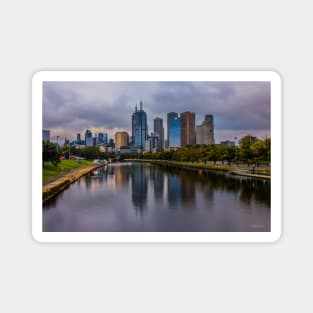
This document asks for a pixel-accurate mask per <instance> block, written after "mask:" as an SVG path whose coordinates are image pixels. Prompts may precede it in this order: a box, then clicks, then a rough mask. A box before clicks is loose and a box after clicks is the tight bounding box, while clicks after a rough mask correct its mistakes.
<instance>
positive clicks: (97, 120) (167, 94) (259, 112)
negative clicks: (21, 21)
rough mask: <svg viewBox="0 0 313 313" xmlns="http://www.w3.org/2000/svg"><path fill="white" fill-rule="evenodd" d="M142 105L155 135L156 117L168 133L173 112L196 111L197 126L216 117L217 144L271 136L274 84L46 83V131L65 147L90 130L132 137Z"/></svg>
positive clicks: (112, 136)
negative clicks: (206, 117) (66, 141)
mask: <svg viewBox="0 0 313 313" xmlns="http://www.w3.org/2000/svg"><path fill="white" fill-rule="evenodd" d="M140 101H142V102H143V109H144V110H145V111H146V112H147V116H148V130H149V133H150V132H152V131H153V119H154V118H155V117H161V118H163V125H164V131H165V134H166V130H167V125H166V124H167V123H166V114H167V113H168V112H177V113H182V112H186V111H191V112H195V113H196V125H200V124H201V123H202V121H203V119H204V115H205V114H213V115H214V137H215V142H216V143H219V142H220V141H222V140H232V141H237V140H238V139H239V138H242V137H243V136H245V135H248V134H250V135H252V136H256V137H258V138H262V137H263V138H265V137H266V136H270V109H271V103H270V101H271V100H270V82H99V81H98V82H44V83H43V129H49V130H50V136H51V140H52V141H56V138H57V136H59V138H60V139H59V143H61V142H62V141H63V140H64V139H65V138H67V139H75V138H76V134H77V133H81V136H82V138H83V137H84V133H85V130H86V129H91V130H92V132H93V134H95V133H98V132H104V133H108V135H109V138H114V134H115V132H116V131H127V132H128V133H129V135H131V116H132V113H133V112H134V108H135V105H136V104H138V107H139V102H140ZM165 137H166V135H165ZM235 137H237V138H238V139H237V140H234V138H235Z"/></svg>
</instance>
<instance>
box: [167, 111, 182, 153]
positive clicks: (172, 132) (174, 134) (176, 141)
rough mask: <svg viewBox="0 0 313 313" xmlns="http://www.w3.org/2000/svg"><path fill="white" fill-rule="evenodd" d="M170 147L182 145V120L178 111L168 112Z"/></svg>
mask: <svg viewBox="0 0 313 313" xmlns="http://www.w3.org/2000/svg"><path fill="white" fill-rule="evenodd" d="M167 140H168V147H169V148H172V147H181V121H180V117H179V116H178V114H177V113H176V112H170V113H168V114H167Z"/></svg>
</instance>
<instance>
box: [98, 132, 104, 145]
mask: <svg viewBox="0 0 313 313" xmlns="http://www.w3.org/2000/svg"><path fill="white" fill-rule="evenodd" d="M103 143H104V134H103V133H99V134H98V140H97V144H98V145H101V144H103Z"/></svg>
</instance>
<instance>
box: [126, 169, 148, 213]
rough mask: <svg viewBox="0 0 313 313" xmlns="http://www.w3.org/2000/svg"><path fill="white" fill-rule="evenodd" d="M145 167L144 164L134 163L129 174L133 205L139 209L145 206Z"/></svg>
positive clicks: (146, 191)
mask: <svg viewBox="0 0 313 313" xmlns="http://www.w3.org/2000/svg"><path fill="white" fill-rule="evenodd" d="M146 169H147V166H145V164H141V163H140V164H136V165H135V166H134V167H133V168H132V171H131V174H130V179H131V186H132V201H133V205H134V207H135V208H136V209H139V211H143V210H144V209H145V208H146V207H147V193H148V180H147V176H146V171H145V170H146Z"/></svg>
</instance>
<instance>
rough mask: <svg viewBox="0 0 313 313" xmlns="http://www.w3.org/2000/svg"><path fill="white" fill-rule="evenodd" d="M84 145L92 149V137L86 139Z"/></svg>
mask: <svg viewBox="0 0 313 313" xmlns="http://www.w3.org/2000/svg"><path fill="white" fill-rule="evenodd" d="M85 145H86V146H87V147H92V146H93V145H94V140H93V138H92V137H86V140H85Z"/></svg>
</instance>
